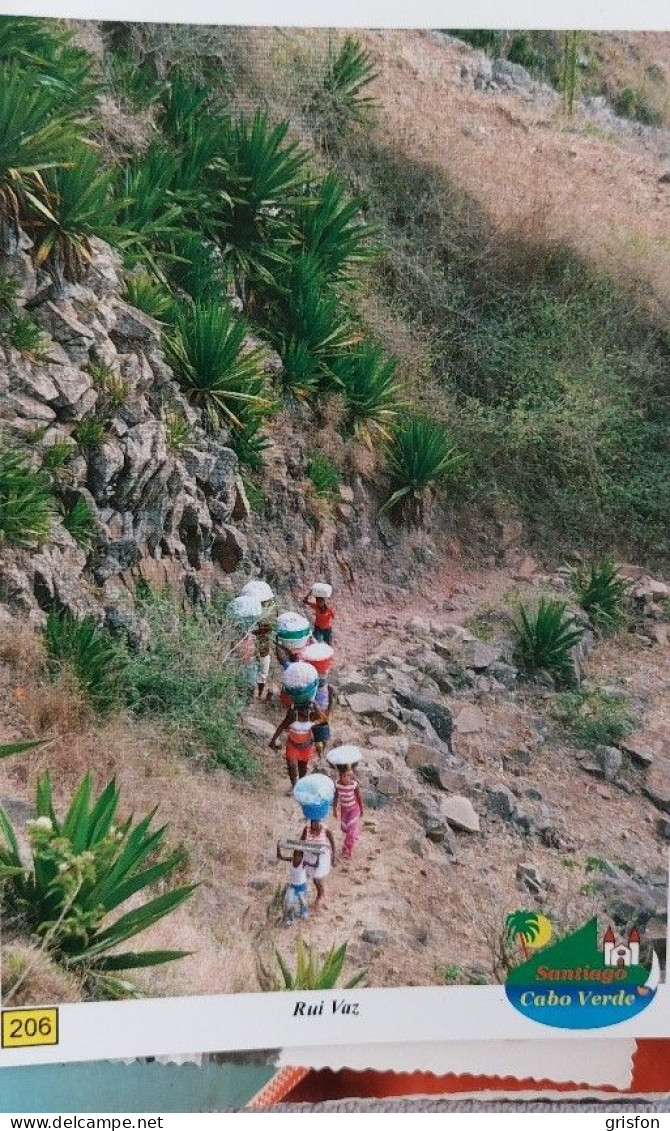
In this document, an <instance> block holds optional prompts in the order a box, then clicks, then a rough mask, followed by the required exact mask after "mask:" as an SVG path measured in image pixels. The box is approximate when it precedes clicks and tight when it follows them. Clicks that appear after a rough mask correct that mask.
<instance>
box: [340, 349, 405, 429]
mask: <svg viewBox="0 0 670 1131" xmlns="http://www.w3.org/2000/svg"><path fill="white" fill-rule="evenodd" d="M397 369H398V361H397V358H395V357H386V355H385V354H384V351H383V349H382V348H381V346H378V345H376V344H375V343H374V342H369V341H364V342H359V343H358V344H357V345H355V346H352V347H351V349H348V350H346V351H345V352H344V353H342V354H340V355H339V356H338V357H337V358H336V359H335V360H334V361H333V363H332V370H333V373H334V375H335V378H336V380H337V381H338V382H339V385H340V387H341V392H342V395H343V397H344V402H345V406H346V419H345V425H346V427H347V428H349V429H350V430H352V431H353V432H354V433H355V435H356V436H358V438H359V439H361V440H363V441H364V442H365V443H368V444H370V443H371V442H372V439H373V437H374V436H375V435H376V436H380V437H382V439H384V440H390V439H391V432H392V429H393V427H394V425H395V422H396V420H397V418H398V414H399V412H400V410H401V408H402V407H403V401H402V386H401V384H400V382H399V381H398V379H397V377H396V372H397Z"/></svg>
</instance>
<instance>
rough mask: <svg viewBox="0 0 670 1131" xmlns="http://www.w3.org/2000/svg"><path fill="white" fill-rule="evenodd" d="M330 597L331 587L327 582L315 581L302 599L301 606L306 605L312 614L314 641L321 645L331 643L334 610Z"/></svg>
mask: <svg viewBox="0 0 670 1131" xmlns="http://www.w3.org/2000/svg"><path fill="white" fill-rule="evenodd" d="M332 595H333V587H332V585H329V584H328V582H327V581H317V582H316V584H315V585H313V586H312V588H311V589H310V591H309V593H308V594H307V596H306V597H303V599H302V603H303V605H308V606H309V608H310V609H312V611H313V613H314V639H315V640H317V641H319V642H321V643H323V644H332V642H333V620H334V619H335V610H334V608H333V606H332V605H331V604H330V599H331V597H332Z"/></svg>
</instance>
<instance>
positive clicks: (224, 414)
mask: <svg viewBox="0 0 670 1131" xmlns="http://www.w3.org/2000/svg"><path fill="white" fill-rule="evenodd" d="M247 333H248V327H247V324H246V322H245V321H244V320H243V319H241V318H236V317H235V316H234V315H233V313H232V311H231V309H230V307H229V306H226V305H223V304H221V303H217V302H195V303H193V305H192V306H189V307H187V308H185V309H183V310H180V311H178V312H177V314H176V316H175V320H174V324H173V326H172V327H170V329H169V330H166V332H165V334H164V346H165V356H166V358H167V360H168V363H169V364H170V365H171V366H172V368H173V369H174V372H175V375H176V377H177V379H178V380H179V382H180V383H181V385H182V386H183V388H184V389H185V391H186V392H187V393H188V395H189V396H190V397H191V399H192V400H193V401H194V402H195V403H196V404H198V405H200V406H201V407H202V408H203V409H204V411H205V412H206V414H207V417H208V420H209V423H210V424H211V426H212V427H214V428H218V427H219V426H220V425H221V423H222V421H223V420H227V421H228V422H229V423H231V424H233V425H234V426H235V427H237V428H240V429H241V428H242V427H243V425H244V423H245V421H246V420H248V419H249V416H250V415H251V416H253V415H255V414H259V413H262V412H263V411H264V410H265V409H267V408H268V407H269V404H270V401H269V398H268V396H267V393H266V389H265V378H264V374H263V368H262V358H263V352H262V350H261V349H254V350H251V351H246V352H245V349H244V342H245V338H246V336H247Z"/></svg>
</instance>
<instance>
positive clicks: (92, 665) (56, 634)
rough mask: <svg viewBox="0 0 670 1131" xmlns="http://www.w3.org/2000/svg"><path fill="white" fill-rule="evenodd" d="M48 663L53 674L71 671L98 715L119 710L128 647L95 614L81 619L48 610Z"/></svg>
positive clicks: (124, 684) (123, 688) (124, 692)
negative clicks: (111, 633)
mask: <svg viewBox="0 0 670 1131" xmlns="http://www.w3.org/2000/svg"><path fill="white" fill-rule="evenodd" d="M44 642H45V646H46V650H47V656H48V660H49V667H50V669H51V671H52V673H53V674H54V675H57V674H59V673H61V672H63V671H68V672H70V673H71V674H72V675H74V677H75V679H76V680H77V684H78V686H79V687H80V689H81V691H82V693H83V694H84V695H85V696H86V698H87V700H88V702H89V703H90V705H91V707H92V708H93V710H94V711H95V712H96V713H97V714H99V715H102V716H104V715H109V714H111V713H112V712H113V711H115V710H118V709H119V708H120V707H121V706H122V704H123V702H124V699H125V696H126V691H127V667H128V660H127V655H126V652H125V650H124V649H123V648H122V647H121V646H120V645H119V644H118V643H117V642H116V641H115V640H113V639H112V637H111V636H110V635H109V634H108V633H107V632H106V631H105V630H104V629H101V628H98V626H97V624H96V622H95V620H94V618H93V617H90V616H87V617H82V619H81V620H78V619H77V618H76V617H73V616H72V614H71V613H66V612H61V613H56V612H52V613H49V615H48V617H47V623H46V627H45V630H44Z"/></svg>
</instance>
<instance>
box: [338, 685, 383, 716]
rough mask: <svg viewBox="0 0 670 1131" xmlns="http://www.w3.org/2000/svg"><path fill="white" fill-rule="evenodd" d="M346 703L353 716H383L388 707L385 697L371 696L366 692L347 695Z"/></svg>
mask: <svg viewBox="0 0 670 1131" xmlns="http://www.w3.org/2000/svg"><path fill="white" fill-rule="evenodd" d="M347 703H348V705H349V708H350V710H352V711H353V712H354V714H355V715H384V714H385V713H386V712H387V711H388V709H389V706H390V702H389V698H388V696H387V695H372V694H371V693H370V692H367V691H355V692H354V693H353V694H351V695H347Z"/></svg>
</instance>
